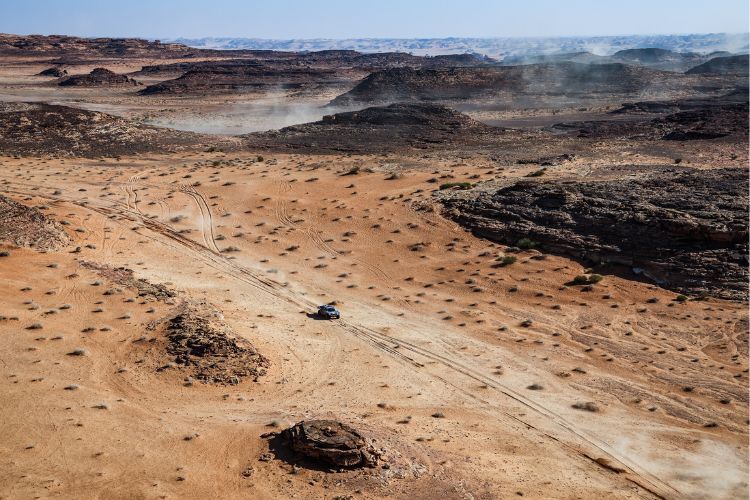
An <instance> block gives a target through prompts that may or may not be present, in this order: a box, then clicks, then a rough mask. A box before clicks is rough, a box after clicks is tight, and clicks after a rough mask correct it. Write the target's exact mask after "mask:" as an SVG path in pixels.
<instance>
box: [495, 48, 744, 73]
mask: <svg viewBox="0 0 750 500" xmlns="http://www.w3.org/2000/svg"><path fill="white" fill-rule="evenodd" d="M718 55H722V56H728V55H732V54H731V53H729V52H726V51H719V52H712V53H709V54H703V53H698V52H676V51H673V50H668V49H661V48H658V47H644V48H638V49H625V50H618V51H617V52H615V53H614V54H612V55H609V56H600V55H596V54H592V53H591V52H571V53H559V54H541V55H534V56H509V57H506V58H505V59H503V61H502V64H504V65H515V64H545V63H560V62H576V63H584V64H611V63H623V64H627V65H630V66H644V67H647V68H651V69H658V70H662V71H678V72H681V73H682V72H685V71H687V70H688V69H690V68H693V67H695V66H697V65H699V64H702V63H704V62H706V61H708V60H709V59H711V58H713V57H717V56H718Z"/></svg>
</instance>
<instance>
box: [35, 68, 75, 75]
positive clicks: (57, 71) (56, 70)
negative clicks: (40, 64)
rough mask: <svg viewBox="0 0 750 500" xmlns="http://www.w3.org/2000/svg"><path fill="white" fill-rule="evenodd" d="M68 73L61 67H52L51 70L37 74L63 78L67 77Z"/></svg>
mask: <svg viewBox="0 0 750 500" xmlns="http://www.w3.org/2000/svg"><path fill="white" fill-rule="evenodd" d="M67 74H68V71H67V70H65V69H62V68H61V67H60V66H52V67H51V68H47V69H44V70H42V71H40V72H39V73H37V74H36V76H51V77H54V78H62V77H64V76H67Z"/></svg>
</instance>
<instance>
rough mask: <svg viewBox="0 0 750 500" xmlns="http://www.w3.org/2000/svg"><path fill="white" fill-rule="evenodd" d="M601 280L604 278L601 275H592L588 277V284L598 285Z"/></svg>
mask: <svg viewBox="0 0 750 500" xmlns="http://www.w3.org/2000/svg"><path fill="white" fill-rule="evenodd" d="M603 279H604V276H602V275H601V274H592V275H590V276H589V283H599V282H600V281H601V280H603Z"/></svg>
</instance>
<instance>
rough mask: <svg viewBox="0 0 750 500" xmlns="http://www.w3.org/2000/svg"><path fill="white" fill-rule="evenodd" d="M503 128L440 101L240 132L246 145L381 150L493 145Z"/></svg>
mask: <svg viewBox="0 0 750 500" xmlns="http://www.w3.org/2000/svg"><path fill="white" fill-rule="evenodd" d="M501 134H502V129H500V128H496V127H490V126H488V125H485V124H483V123H480V122H478V121H476V120H474V119H472V118H471V117H469V116H467V115H465V114H463V113H459V112H458V111H455V110H452V109H450V108H447V107H445V106H440V105H435V104H391V105H390V106H382V107H371V108H366V109H363V110H360V111H351V112H346V113H338V114H335V115H328V116H325V117H323V119H322V120H320V121H317V122H312V123H305V124H302V125H294V126H291V127H286V128H282V129H281V130H276V131H271V132H261V133H255V134H248V135H246V136H244V138H245V140H246V144H247V146H248V147H260V148H269V149H282V150H289V149H310V150H326V151H362V152H382V151H396V150H402V149H405V148H407V149H428V148H429V149H434V148H451V147H458V146H465V147H476V146H484V145H490V144H492V141H493V139H495V138H497V137H498V136H500V135H501Z"/></svg>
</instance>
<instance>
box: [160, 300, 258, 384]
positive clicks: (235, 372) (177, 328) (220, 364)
mask: <svg viewBox="0 0 750 500" xmlns="http://www.w3.org/2000/svg"><path fill="white" fill-rule="evenodd" d="M166 337H167V347H166V351H167V353H168V354H169V355H171V356H174V363H175V364H176V365H177V366H178V367H179V368H182V369H184V370H186V371H187V372H188V373H189V377H190V378H192V379H196V380H198V381H201V382H204V383H212V384H231V385H237V384H239V383H240V382H242V380H243V379H244V378H248V377H249V378H251V379H255V380H256V381H257V379H258V377H260V376H262V375H264V374H265V373H266V369H267V368H268V360H267V359H266V358H265V357H263V356H262V355H261V354H259V353H258V352H257V351H256V350H255V348H254V347H253V346H252V345H251V344H250V343H249V342H248V341H246V340H244V339H240V338H237V336H236V335H235V334H233V333H232V332H231V330H230V328H229V327H228V326H227V325H226V324H225V323H223V321H222V317H221V314H220V313H219V312H218V311H217V310H216V309H213V310H212V309H211V308H210V307H208V306H206V305H203V306H191V305H184V306H183V307H182V309H181V310H180V311H179V312H178V313H177V314H176V315H175V316H174V317H172V318H171V319H170V320H169V322H168V324H167V329H166ZM166 367H167V365H165V366H163V367H161V369H165V368H166Z"/></svg>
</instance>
